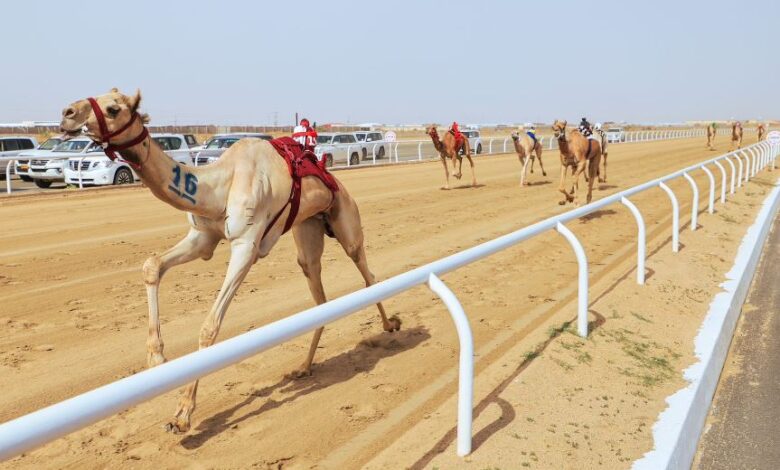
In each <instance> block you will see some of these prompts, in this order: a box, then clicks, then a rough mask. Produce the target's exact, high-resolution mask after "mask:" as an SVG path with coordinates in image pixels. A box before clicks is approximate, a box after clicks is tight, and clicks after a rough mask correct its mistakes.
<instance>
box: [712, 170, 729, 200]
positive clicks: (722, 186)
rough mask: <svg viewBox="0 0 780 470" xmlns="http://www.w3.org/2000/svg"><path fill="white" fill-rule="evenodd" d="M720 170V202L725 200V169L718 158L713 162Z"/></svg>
mask: <svg viewBox="0 0 780 470" xmlns="http://www.w3.org/2000/svg"><path fill="white" fill-rule="evenodd" d="M713 163H714V164H715V166H717V167H718V169H719V170H720V203H721V204H723V203H724V202H726V169H725V168H723V165H721V163H720V162H719V161H718V160H715V161H714V162H713Z"/></svg>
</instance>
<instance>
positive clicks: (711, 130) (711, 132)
mask: <svg viewBox="0 0 780 470" xmlns="http://www.w3.org/2000/svg"><path fill="white" fill-rule="evenodd" d="M715 134H717V130H716V128H715V123H714V122H711V123H709V125H708V126H707V148H708V149H710V150H715Z"/></svg>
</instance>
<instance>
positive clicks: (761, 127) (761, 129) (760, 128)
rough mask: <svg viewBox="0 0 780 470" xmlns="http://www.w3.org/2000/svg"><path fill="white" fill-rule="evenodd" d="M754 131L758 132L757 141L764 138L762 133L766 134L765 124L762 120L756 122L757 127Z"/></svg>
mask: <svg viewBox="0 0 780 470" xmlns="http://www.w3.org/2000/svg"><path fill="white" fill-rule="evenodd" d="M756 131H757V132H758V141H759V142H761V141H762V140H764V134H766V126H765V125H764V123H763V122H759V123H758V127H757V128H756Z"/></svg>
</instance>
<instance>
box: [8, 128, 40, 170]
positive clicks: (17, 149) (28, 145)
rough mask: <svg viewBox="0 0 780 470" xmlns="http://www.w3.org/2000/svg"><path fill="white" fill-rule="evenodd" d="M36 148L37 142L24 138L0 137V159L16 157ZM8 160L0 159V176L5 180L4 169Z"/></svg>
mask: <svg viewBox="0 0 780 470" xmlns="http://www.w3.org/2000/svg"><path fill="white" fill-rule="evenodd" d="M37 146H38V141H37V140H35V138H33V137H26V136H2V137H0V157H16V156H17V155H19V154H20V153H21V152H22V151H24V150H32V149H34V148H35V147H37ZM10 161H11V159H10V158H3V159H0V176H2V177H3V178H5V172H6V168H8V163H9V162H10Z"/></svg>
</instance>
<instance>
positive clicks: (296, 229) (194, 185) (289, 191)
mask: <svg viewBox="0 0 780 470" xmlns="http://www.w3.org/2000/svg"><path fill="white" fill-rule="evenodd" d="M140 104H141V94H140V92H137V93H136V95H135V96H132V97H131V96H126V95H123V94H121V93H119V92H118V91H117V90H116V89H113V90H112V91H111V92H110V93H108V94H105V95H102V96H98V97H96V98H88V99H84V100H80V101H76V102H75V103H72V104H71V105H70V106H68V107H67V108H65V109H64V110H63V111H62V122H61V124H60V127H61V130H62V131H63V132H64V133H65V134H66V135H67V136H70V137H72V136H76V135H79V134H82V133H84V134H86V135H87V136H89V137H90V138H91V139H92V140H94V141H95V142H99V143H102V144H103V146H104V148H105V152H106V155H108V156H109V158H112V159H114V158H117V154H119V155H121V158H122V159H123V160H124V161H126V162H128V163H129V164H130V165H131V166H133V167H134V168H135V170H136V172H137V173H138V175H139V176H140V177H141V180H142V181H143V182H144V184H145V185H146V187H148V188H149V189H150V190H151V191H152V193H153V194H154V195H155V196H156V197H157V198H158V199H160V200H161V201H163V202H165V203H167V204H170V205H171V206H173V207H175V208H176V209H179V210H181V211H184V212H187V219H188V221H189V224H190V229H189V233H188V234H187V235H186V236H185V237H184V239H183V240H182V241H180V242H179V243H178V244H177V245H175V246H174V247H173V248H171V249H169V250H168V251H166V252H164V253H163V254H161V255H156V256H152V257H150V258H149V259H147V260H146V262H145V263H144V266H143V278H144V283H145V284H146V292H147V298H148V302H149V337H148V342H147V346H148V356H147V360H148V365H149V367H153V366H156V365H158V364H160V363H162V362H164V361H165V357H164V356H163V341H162V337H161V335H160V320H159V307H158V298H157V297H158V288H159V285H160V279H161V278H162V276H163V274H165V272H166V271H168V270H169V269H170V268H172V267H174V266H176V265H180V264H182V263H186V262H188V261H192V260H195V259H197V258H202V259H204V260H208V259H210V258H211V257H212V255H213V253H214V249H215V248H216V246H217V244H218V243H219V242H220V240H223V239H224V240H227V241H228V243H229V245H230V262H229V264H228V267H227V274H226V276H225V280H224V282H223V284H222V288H221V289H220V291H219V293H218V294H217V297H216V301H215V302H214V305H213V307H212V308H211V311H210V312H209V314H208V316H207V317H206V319H205V321H204V323H203V326H202V327H201V330H200V338H199V342H198V346H199V348H201V349H202V348H206V347H208V346H211V345H212V344H214V342H215V340H216V339H217V334H218V333H219V329H220V325H221V324H222V320H223V319H224V317H225V312H226V311H227V309H228V306H229V305H230V302H231V300H232V299H233V296H234V295H235V293H236V290H237V289H238V287H239V285H240V284H241V282H242V281H243V280H244V277H245V276H246V275H247V273H248V272H249V270H250V268H251V267H252V265H253V264H254V263H255V262H256V261H257V260H258V259H259V258H263V257H265V256H266V255H268V253H269V252H270V251H271V249H272V248H273V247H274V245H275V244H276V242H277V241H278V240H279V238H280V237H281V236H282V234H284V233H285V232H286V231H287V230H289V229H292V233H293V238H294V239H295V245H296V248H297V250H298V263H299V264H300V266H301V268H302V269H303V274H304V276H306V279H307V281H308V284H309V290H310V291H311V294H312V296H313V297H314V300H315V301H316V302H317V303H318V304H322V303H324V302H325V301H326V299H325V291H324V289H323V287H322V281H321V278H320V271H321V261H320V258H321V256H322V252H323V247H324V235H325V234H326V233H327V234H328V235H331V236H335V238H336V239H337V240H338V241H339V243H340V244H341V245H342V246H343V248H344V250H345V251H346V252H347V255H348V256H349V257H350V258H351V259H352V260H353V261H354V263H355V265H356V266H357V268H358V270H359V271H360V274H361V275H362V277H363V279H364V280H365V284H366V286H369V285H372V284H373V283H374V282H375V281H374V276H373V274H372V273H371V272H370V271H369V268H368V263H367V261H366V253H365V250H364V248H363V231H362V228H361V225H360V214H359V212H358V207H357V204H356V203H355V201H354V199H352V197H350V195H349V193H348V192H347V190H346V188H345V187H344V186H343V185H342V184H341V182H339V181H338V180H336V179H335V177H333V176H332V175H331V174H329V173H327V172H325V171H322V170H319V168H315V167H317V165H316V159H315V158H316V157H313V154H306V153H304V154H303V155H301V153H302V149H301V147H300V146H298V144H296V143H295V142H294V141H292V139H277V140H275V141H273V142H267V141H264V140H260V139H245V140H241V141H239V142H238V143H236V144H235V145H233V146H232V147H231V148H230V149H229V150H227V151H226V152H225V153H224V154H223V155H222V157H221V158H220V159H219V160H218V161H217V162H216V163H214V164H211V165H207V166H202V167H191V166H185V165H182V164H180V163H177V162H175V161H174V160H173V159H171V158H170V157H168V155H166V154H165V152H163V151H162V150H161V149H160V147H159V146H158V145H157V144H156V143H155V142H154V141H153V140H152V139H151V138H150V137H149V132H148V131H147V129H146V127H145V125H144V124H145V123H146V122H148V117H147V116H146V115H141V114H139V111H138V109H139V105H140ZM377 307H378V309H379V314H380V316H381V319H382V326H383V328H384V330H385V331H395V330H398V329H399V328H400V326H401V322H400V320H399V319H398V318H396V317H392V318H387V316H386V315H385V311H384V308H383V307H382V304H377ZM322 331H323V329H322V328H319V329H318V330H317V331H316V332H315V334H314V338H313V340H312V343H311V347H310V349H309V353H308V355H307V357H306V359H305V361H304V363H303V366H302V367H301V368H300V370H299V371H297V375H299V376H301V375H306V374H309V373H310V372H311V364H312V360H313V358H314V353H315V351H316V350H317V343H318V342H319V339H320V336H321V334H322ZM197 388H198V382H197V381H196V382H194V383H192V384H190V385H189V386H187V387H186V388H185V389H184V390H183V393H182V396H181V398H180V400H179V404H178V408H177V410H176V413H175V415H174V419H173V420H172V421H171V422H169V423H168V424H167V425H166V429H167V430H168V431H171V432H175V433H181V432H186V431H187V430H188V429H189V428H190V418H191V416H192V413H193V411H194V409H195V396H196V393H197Z"/></svg>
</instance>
